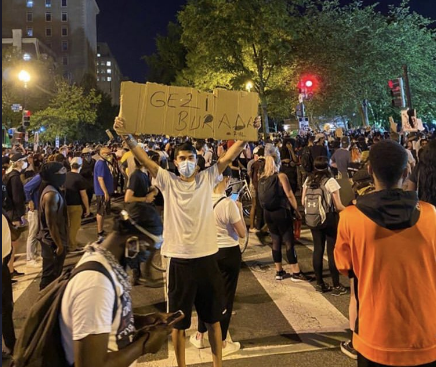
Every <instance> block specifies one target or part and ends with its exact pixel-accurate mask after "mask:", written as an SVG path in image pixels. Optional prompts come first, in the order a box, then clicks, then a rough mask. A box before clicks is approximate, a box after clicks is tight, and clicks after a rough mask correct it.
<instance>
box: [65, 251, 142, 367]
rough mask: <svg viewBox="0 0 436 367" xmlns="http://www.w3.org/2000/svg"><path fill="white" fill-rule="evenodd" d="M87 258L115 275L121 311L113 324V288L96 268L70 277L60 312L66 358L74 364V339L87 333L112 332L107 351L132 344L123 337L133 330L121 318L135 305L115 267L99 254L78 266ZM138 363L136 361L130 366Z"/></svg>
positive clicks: (95, 253) (91, 256) (86, 256)
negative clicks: (128, 302) (127, 294)
mask: <svg viewBox="0 0 436 367" xmlns="http://www.w3.org/2000/svg"><path fill="white" fill-rule="evenodd" d="M87 261H98V262H100V263H102V264H103V266H104V267H105V268H106V269H107V270H108V271H109V274H111V275H112V279H113V280H114V282H115V288H116V289H117V304H118V311H117V314H116V317H115V320H114V322H113V323H112V316H113V309H114V297H115V294H114V288H113V286H112V283H111V282H110V280H109V279H108V278H107V277H106V276H105V275H104V274H101V273H99V272H97V271H84V272H81V273H79V274H77V275H76V276H75V277H74V278H72V279H71V280H70V282H69V283H68V285H67V288H66V290H65V293H64V296H63V298H62V305H61V315H60V317H59V324H60V329H61V334H62V345H63V346H64V350H65V354H66V357H67V361H68V363H70V364H73V363H74V344H73V341H74V340H81V339H83V338H85V337H87V336H88V335H97V334H107V333H109V344H108V351H110V352H114V351H117V350H119V349H120V347H121V346H120V347H119V345H120V343H126V342H127V343H130V342H131V340H123V341H122V342H120V340H119V339H120V337H121V336H122V335H125V334H126V333H130V332H133V330H131V326H129V327H128V329H129V330H127V329H126V326H127V325H126V324H125V323H123V322H122V321H123V320H125V319H123V320H122V319H121V313H122V310H123V314H124V316H126V315H128V314H129V312H132V305H131V304H130V305H129V304H126V303H125V302H123V300H124V298H123V296H122V295H123V294H124V289H123V287H122V285H121V284H120V283H119V282H118V280H117V277H116V275H115V273H114V272H113V270H112V267H111V266H110V265H109V263H108V261H107V260H106V258H105V257H104V256H103V255H101V254H100V253H97V252H94V253H88V252H87V253H85V254H84V255H83V257H82V258H81V259H80V261H79V262H78V263H77V266H79V265H81V264H83V263H84V262H87ZM133 366H136V362H135V363H134V364H132V365H131V367H133Z"/></svg>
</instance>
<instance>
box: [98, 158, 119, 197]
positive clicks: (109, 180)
mask: <svg viewBox="0 0 436 367" xmlns="http://www.w3.org/2000/svg"><path fill="white" fill-rule="evenodd" d="M99 177H103V180H104V184H105V185H106V189H107V191H108V193H109V194H113V193H114V180H113V177H112V174H111V171H110V169H109V167H108V163H106V161H105V160H103V159H100V160H99V161H97V163H96V164H95V167H94V191H95V195H97V196H103V195H104V192H103V190H102V188H101V186H100V183H99V182H98V178H99Z"/></svg>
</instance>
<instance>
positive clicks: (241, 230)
mask: <svg viewBox="0 0 436 367" xmlns="http://www.w3.org/2000/svg"><path fill="white" fill-rule="evenodd" d="M236 206H237V207H238V210H239V214H240V216H241V220H240V221H239V222H236V223H233V228H234V229H235V231H236V233H237V234H238V236H239V238H244V237H245V236H247V227H246V226H245V221H244V213H243V211H242V203H241V202H240V201H237V202H236Z"/></svg>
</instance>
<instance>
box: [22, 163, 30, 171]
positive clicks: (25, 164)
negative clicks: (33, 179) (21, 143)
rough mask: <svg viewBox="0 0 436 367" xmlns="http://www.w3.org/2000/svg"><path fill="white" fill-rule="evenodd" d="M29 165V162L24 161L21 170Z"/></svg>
mask: <svg viewBox="0 0 436 367" xmlns="http://www.w3.org/2000/svg"><path fill="white" fill-rule="evenodd" d="M27 167H29V164H28V163H27V162H23V165H22V167H21V170H22V171H24V170H25V169H27Z"/></svg>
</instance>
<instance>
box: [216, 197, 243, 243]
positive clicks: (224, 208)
mask: <svg viewBox="0 0 436 367" xmlns="http://www.w3.org/2000/svg"><path fill="white" fill-rule="evenodd" d="M222 197H223V196H222V195H217V194H213V195H212V201H213V203H214V205H215V204H216V203H217V202H218V200H221V198H222ZM214 214H215V225H216V230H217V243H218V247H219V248H227V247H234V246H239V236H238V234H237V233H236V231H235V228H234V227H233V225H234V224H235V223H238V222H239V221H240V220H241V214H240V213H239V209H238V207H237V205H236V203H235V202H234V201H233V200H232V199H230V198H225V199H223V200H221V201H220V202H219V203H218V204H217V205H216V206H215V209H214Z"/></svg>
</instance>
